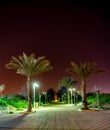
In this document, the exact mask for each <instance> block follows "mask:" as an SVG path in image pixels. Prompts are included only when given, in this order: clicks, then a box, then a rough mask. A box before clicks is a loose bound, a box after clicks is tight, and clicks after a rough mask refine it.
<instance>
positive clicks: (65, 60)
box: [0, 2, 110, 93]
mask: <svg viewBox="0 0 110 130" xmlns="http://www.w3.org/2000/svg"><path fill="white" fill-rule="evenodd" d="M109 12H110V9H109V7H108V3H101V2H100V4H99V3H96V2H92V3H86V2H85V3H81V2H80V3H78V2H76V3H72V2H68V3H66V2H62V3H57V2H55V3H49V2H45V3H42V2H39V3H32V2H24V3H23V2H22V3H20V2H19V3H1V4H0V84H5V85H6V89H5V91H4V93H20V92H21V87H23V86H25V82H26V77H25V76H24V77H23V76H20V75H17V74H16V72H15V71H14V70H7V69H6V68H5V64H6V63H8V62H9V61H10V59H11V56H12V55H13V56H18V55H20V54H22V52H25V53H27V54H28V55H30V54H31V53H33V52H34V53H36V57H37V56H42V55H45V56H46V57H47V59H49V60H50V61H51V65H52V66H53V68H54V70H52V71H49V72H45V73H43V74H41V75H39V76H35V77H34V80H36V81H37V82H39V84H40V89H41V91H45V90H47V89H48V88H54V89H55V90H57V85H58V81H59V80H60V79H62V78H63V77H65V76H70V75H69V74H68V73H66V72H65V69H66V68H68V67H71V66H70V61H74V62H76V63H80V62H82V63H83V62H96V63H97V64H98V67H100V68H105V69H107V72H106V73H101V74H100V75H97V76H95V77H93V78H91V80H89V81H88V91H93V89H94V86H97V87H101V89H102V90H101V91H102V92H110V59H109V57H110V14H109ZM78 87H79V86H78Z"/></svg>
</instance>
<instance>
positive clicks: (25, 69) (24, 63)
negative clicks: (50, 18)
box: [5, 52, 53, 112]
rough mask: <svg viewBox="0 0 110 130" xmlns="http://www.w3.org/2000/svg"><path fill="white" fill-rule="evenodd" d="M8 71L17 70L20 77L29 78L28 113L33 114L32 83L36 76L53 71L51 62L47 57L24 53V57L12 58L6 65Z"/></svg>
mask: <svg viewBox="0 0 110 130" xmlns="http://www.w3.org/2000/svg"><path fill="white" fill-rule="evenodd" d="M5 66H6V68H7V69H13V70H16V72H17V73H18V74H20V75H24V76H26V77H27V82H26V83H27V88H28V107H27V112H31V109H32V88H31V86H30V82H31V80H32V77H33V76H34V75H38V74H41V73H43V72H46V71H49V70H52V69H53V68H52V66H50V61H49V60H47V59H46V57H45V56H41V57H38V58H37V59H36V58H35V54H31V55H30V56H28V55H27V54H25V53H24V52H23V55H20V56H18V57H15V56H12V58H11V60H10V62H9V63H7V64H6V65H5Z"/></svg>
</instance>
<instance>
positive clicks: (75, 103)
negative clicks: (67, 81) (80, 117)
mask: <svg viewBox="0 0 110 130" xmlns="http://www.w3.org/2000/svg"><path fill="white" fill-rule="evenodd" d="M73 91H74V105H76V100H75V99H76V92H75V91H76V89H75V88H73Z"/></svg>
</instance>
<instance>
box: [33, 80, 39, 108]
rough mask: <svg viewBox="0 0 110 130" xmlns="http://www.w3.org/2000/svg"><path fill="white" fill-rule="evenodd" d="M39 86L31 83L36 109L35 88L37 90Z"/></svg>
mask: <svg viewBox="0 0 110 130" xmlns="http://www.w3.org/2000/svg"><path fill="white" fill-rule="evenodd" d="M38 87H39V85H38V84H37V83H33V92H34V108H35V107H36V100H35V88H38Z"/></svg>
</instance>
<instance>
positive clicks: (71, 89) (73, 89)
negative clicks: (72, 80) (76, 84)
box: [69, 88, 76, 105]
mask: <svg viewBox="0 0 110 130" xmlns="http://www.w3.org/2000/svg"><path fill="white" fill-rule="evenodd" d="M69 90H70V92H71V104H72V103H73V100H72V95H73V93H72V91H74V105H75V104H76V101H75V98H76V97H75V91H76V89H75V88H69Z"/></svg>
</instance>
